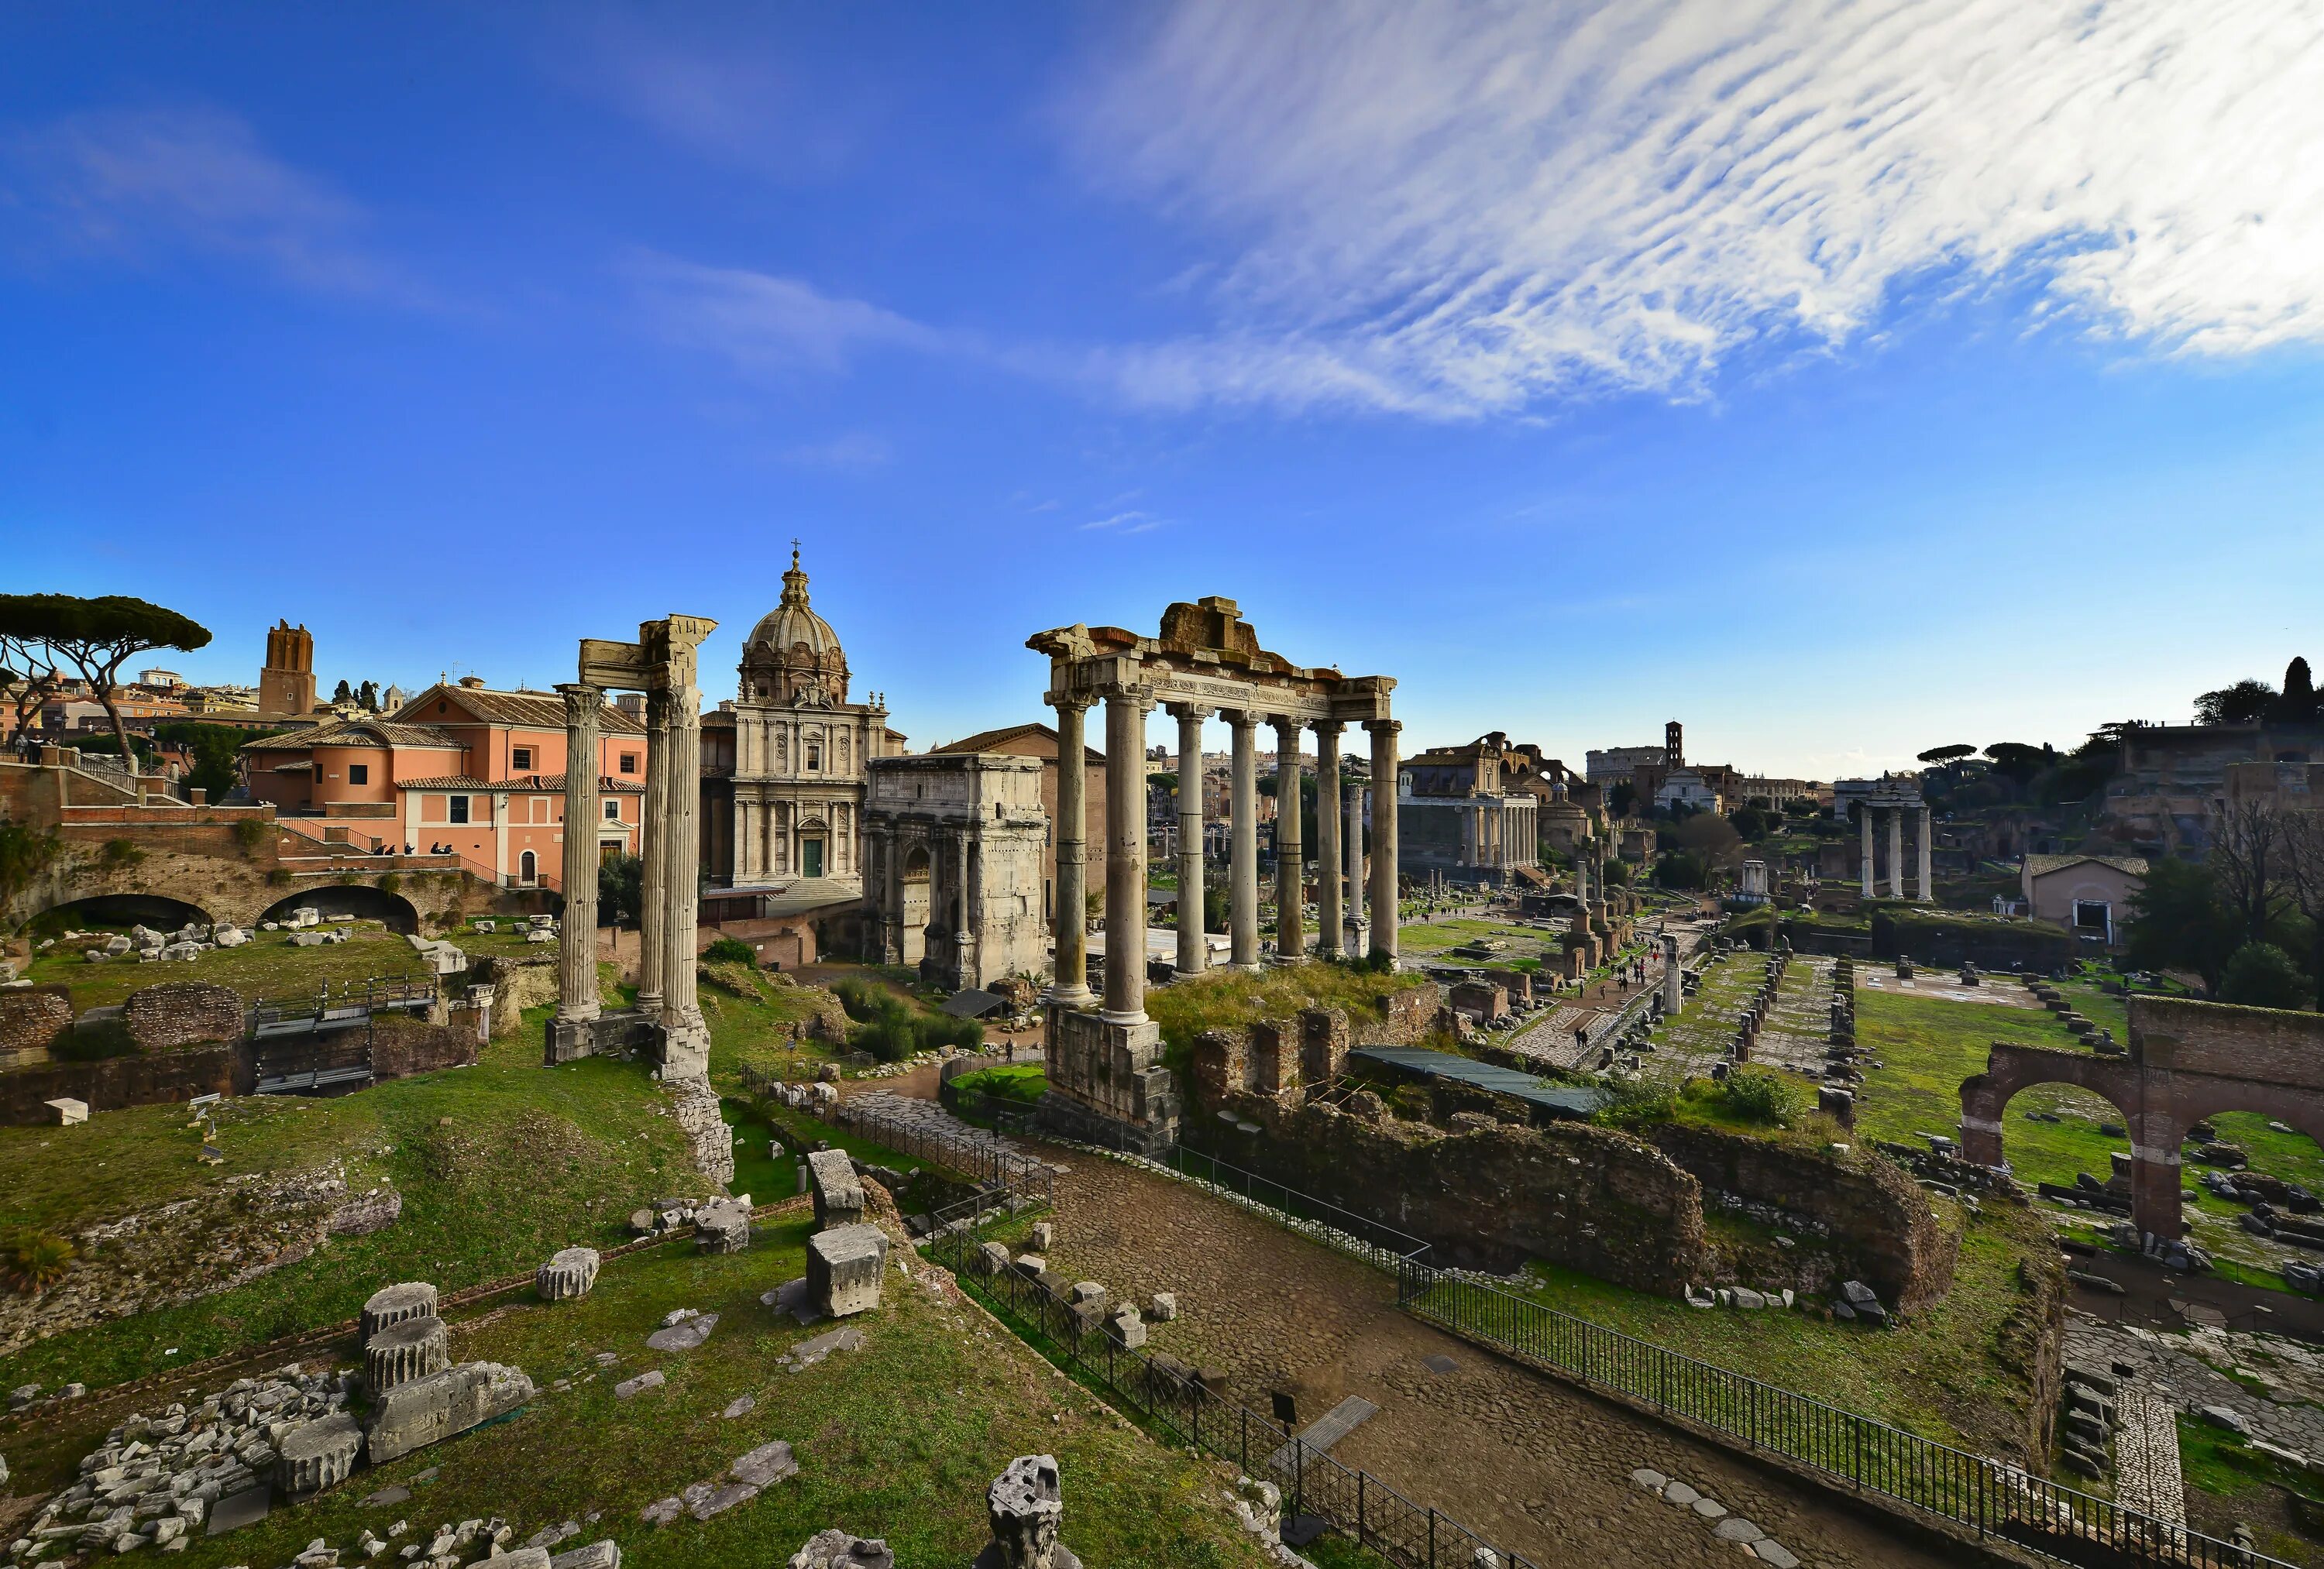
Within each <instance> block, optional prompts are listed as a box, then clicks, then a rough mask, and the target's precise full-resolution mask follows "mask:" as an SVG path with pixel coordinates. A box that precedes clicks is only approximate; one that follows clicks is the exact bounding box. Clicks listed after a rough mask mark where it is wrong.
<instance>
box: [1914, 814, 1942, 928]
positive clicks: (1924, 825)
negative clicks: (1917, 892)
mask: <svg viewBox="0 0 2324 1569" xmlns="http://www.w3.org/2000/svg"><path fill="white" fill-rule="evenodd" d="M1914 827H1915V829H1916V830H1918V832H1919V834H1920V838H1921V865H1920V867H1919V870H1920V874H1921V903H1922V904H1928V903H1930V902H1931V901H1932V900H1933V899H1935V898H1936V896H1937V892H1936V884H1935V881H1934V880H1933V878H1932V876H1931V871H1932V865H1933V862H1934V860H1935V857H1934V855H1933V854H1932V846H1931V845H1930V842H1929V841H1930V840H1932V838H1934V837H1935V834H1934V827H1935V823H1934V813H1933V812H1931V811H1930V809H1929V808H1928V807H1926V806H1923V807H1922V808H1921V812H1920V817H1919V819H1918V821H1916V822H1915V823H1914Z"/></svg>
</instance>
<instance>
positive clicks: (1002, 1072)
mask: <svg viewBox="0 0 2324 1569" xmlns="http://www.w3.org/2000/svg"><path fill="white" fill-rule="evenodd" d="M952 1083H953V1087H954V1089H957V1090H961V1091H964V1092H965V1093H968V1094H982V1095H989V1096H995V1097H997V1098H999V1099H1001V1100H1013V1101H1021V1102H1023V1103H1024V1104H1025V1105H1027V1106H1030V1105H1032V1104H1033V1103H1034V1102H1035V1101H1037V1100H1038V1099H1040V1098H1041V1096H1043V1095H1044V1094H1046V1093H1047V1091H1048V1087H1049V1074H1048V1070H1047V1069H1046V1068H1044V1067H1043V1066H1042V1065H1041V1064H1040V1063H1037V1062H1020V1063H1018V1064H1017V1065H1015V1066H1014V1067H1002V1068H980V1069H977V1070H976V1071H975V1072H974V1073H964V1074H962V1075H961V1076H960V1077H959V1078H955V1079H954V1080H953V1081H952Z"/></svg>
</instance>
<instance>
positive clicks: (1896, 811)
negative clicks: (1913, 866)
mask: <svg viewBox="0 0 2324 1569" xmlns="http://www.w3.org/2000/svg"><path fill="white" fill-rule="evenodd" d="M1888 896H1889V897H1890V898H1892V899H1901V898H1903V897H1904V808H1903V807H1901V806H1892V807H1890V808H1889V809H1888Z"/></svg>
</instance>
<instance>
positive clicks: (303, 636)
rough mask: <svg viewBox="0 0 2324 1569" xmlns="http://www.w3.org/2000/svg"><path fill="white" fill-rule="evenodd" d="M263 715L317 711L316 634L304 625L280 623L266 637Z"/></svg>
mask: <svg viewBox="0 0 2324 1569" xmlns="http://www.w3.org/2000/svg"><path fill="white" fill-rule="evenodd" d="M258 708H259V711H260V712H262V713H270V714H298V715H305V714H310V713H312V712H314V711H315V635H314V634H313V633H312V632H309V631H308V630H307V629H306V626H305V624H304V623H301V624H300V625H299V626H296V627H294V626H292V625H291V623H290V620H289V619H287V618H286V619H282V620H280V621H277V622H275V623H274V625H273V627H272V629H269V630H268V632H267V634H266V664H265V665H264V666H263V668H262V669H260V671H259V673H258Z"/></svg>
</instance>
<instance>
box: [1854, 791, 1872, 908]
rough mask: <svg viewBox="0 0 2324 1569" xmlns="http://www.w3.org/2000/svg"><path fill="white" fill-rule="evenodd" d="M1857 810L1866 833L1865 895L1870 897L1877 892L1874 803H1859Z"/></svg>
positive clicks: (1864, 833)
mask: <svg viewBox="0 0 2324 1569" xmlns="http://www.w3.org/2000/svg"><path fill="white" fill-rule="evenodd" d="M1857 811H1858V812H1860V813H1861V814H1862V815H1861V817H1860V818H1859V819H1858V821H1859V822H1860V823H1861V824H1862V827H1863V835H1864V896H1865V897H1866V898H1867V899H1869V898H1871V897H1872V895H1873V893H1874V892H1875V890H1874V888H1873V885H1872V803H1870V802H1869V801H1865V802H1859V803H1858V804H1857Z"/></svg>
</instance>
